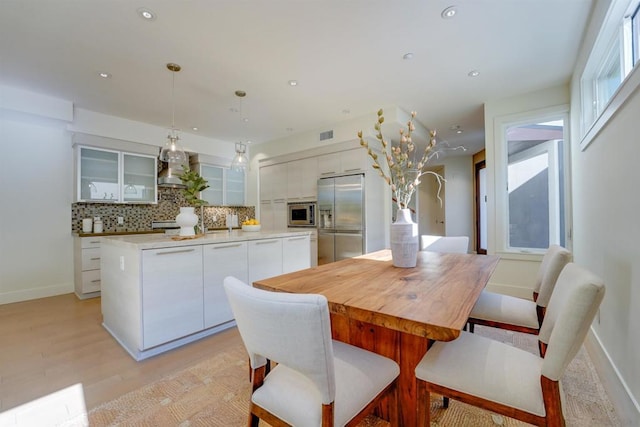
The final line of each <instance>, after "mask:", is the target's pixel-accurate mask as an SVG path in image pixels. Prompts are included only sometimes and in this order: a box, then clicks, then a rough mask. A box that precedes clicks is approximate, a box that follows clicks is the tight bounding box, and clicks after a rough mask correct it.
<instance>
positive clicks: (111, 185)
mask: <svg viewBox="0 0 640 427" xmlns="http://www.w3.org/2000/svg"><path fill="white" fill-rule="evenodd" d="M79 153H80V155H79V169H78V170H79V173H78V177H79V179H78V199H79V200H80V201H84V202H93V201H95V202H117V201H119V199H120V184H119V179H118V177H119V176H120V160H119V159H120V153H119V152H117V151H107V150H98V149H94V148H88V147H80V150H79Z"/></svg>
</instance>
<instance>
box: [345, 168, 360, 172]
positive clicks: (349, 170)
mask: <svg viewBox="0 0 640 427" xmlns="http://www.w3.org/2000/svg"><path fill="white" fill-rule="evenodd" d="M359 170H361V168H353V169H345V170H344V171H345V172H355V171H359Z"/></svg>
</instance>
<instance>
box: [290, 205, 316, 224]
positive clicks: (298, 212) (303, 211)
mask: <svg viewBox="0 0 640 427" xmlns="http://www.w3.org/2000/svg"><path fill="white" fill-rule="evenodd" d="M287 207H288V209H287V211H288V216H287V226H288V227H315V226H316V202H295V203H288V204H287Z"/></svg>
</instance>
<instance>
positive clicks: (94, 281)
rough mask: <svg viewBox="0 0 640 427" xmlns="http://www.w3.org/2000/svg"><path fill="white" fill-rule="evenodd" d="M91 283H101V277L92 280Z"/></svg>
mask: <svg viewBox="0 0 640 427" xmlns="http://www.w3.org/2000/svg"><path fill="white" fill-rule="evenodd" d="M91 283H100V279H97V280H92V281H91Z"/></svg>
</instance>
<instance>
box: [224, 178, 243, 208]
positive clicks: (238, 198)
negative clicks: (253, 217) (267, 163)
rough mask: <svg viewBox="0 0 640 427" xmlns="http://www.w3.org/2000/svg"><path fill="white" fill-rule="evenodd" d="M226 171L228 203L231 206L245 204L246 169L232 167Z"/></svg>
mask: <svg viewBox="0 0 640 427" xmlns="http://www.w3.org/2000/svg"><path fill="white" fill-rule="evenodd" d="M225 172H226V175H227V176H226V180H225V184H226V189H227V191H226V193H227V200H226V204H227V205H229V206H243V205H244V171H234V170H231V169H227V170H225Z"/></svg>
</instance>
